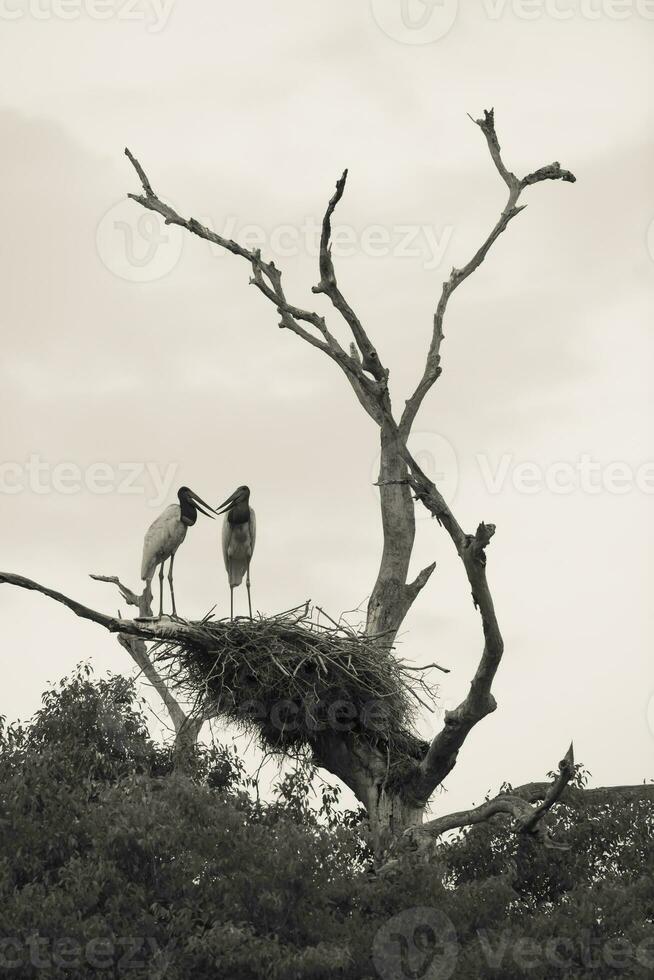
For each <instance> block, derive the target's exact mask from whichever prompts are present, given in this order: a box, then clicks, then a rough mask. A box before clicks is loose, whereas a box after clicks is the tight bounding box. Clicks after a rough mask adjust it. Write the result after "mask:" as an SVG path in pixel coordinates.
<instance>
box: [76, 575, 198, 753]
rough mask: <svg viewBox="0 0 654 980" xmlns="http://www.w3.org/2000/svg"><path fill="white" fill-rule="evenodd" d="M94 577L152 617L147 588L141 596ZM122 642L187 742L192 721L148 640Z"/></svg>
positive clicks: (122, 636) (122, 637) (113, 580)
mask: <svg viewBox="0 0 654 980" xmlns="http://www.w3.org/2000/svg"><path fill="white" fill-rule="evenodd" d="M90 577H91V578H92V579H94V580H95V581H96V582H108V583H110V584H112V585H115V586H116V587H117V588H118V590H119V592H120V594H121V596H122V597H123V599H124V600H125V602H126V603H127V604H128V605H129V606H136V607H137V608H138V610H139V614H140V615H141V616H149V615H151V614H152V608H151V606H150V594H149V591H148V590H147V587H146V590H145V591H144V592H143V593H142V594H141V595H137V594H136V593H135V592H132V590H131V589H129V588H128V587H127V586H126V585H123V583H122V582H121V581H120V579H118V578H117V576H115V575H91V576H90ZM118 642H119V643H120V645H121V646H122V647H123V649H124V650H126V651H127V653H128V654H129V655H130V657H131V658H132V660H133V661H134V663H135V664H136V666H137V667H138V668H139V670H140V671H141V673H142V674H143V676H144V677H145V678H146V679H147V681H148V682H149V684H150V685H151V686H152V687H153V688H154V690H155V691H156V692H157V694H158V695H159V697H160V698H161V700H162V701H163V703H164V706H165V708H166V710H167V712H168V714H169V715H170V720H171V721H172V724H173V728H174V730H175V735H176V736H178V737H179V736H180V734H181V733H184V737H185V738H187V737H188V735H189V734H190V730H189V725H190V723H191V721H190V717H189V715H187V713H186V712H185V711H184V709H183V708H182V706H181V705H180V703H179V702H178V701H177V699H176V698H175V697H173V695H172V693H171V691H170V689H169V687H168V685H167V684H166V682H165V680H164V679H163V677H162V676H161V674H160V673H159V671H158V670H157V668H156V667H155V665H154V663H153V662H152V659H151V657H150V654H149V652H148V648H147V645H146V643H145V640H143V639H142V638H141V637H138V636H128V635H127V634H126V633H119V634H118ZM203 721H204V719H199V723H200V726H201V724H202V722H203ZM198 732H199V727H198V729H197V732H196V737H197V733H198Z"/></svg>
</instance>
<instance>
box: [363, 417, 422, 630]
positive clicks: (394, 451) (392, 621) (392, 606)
mask: <svg viewBox="0 0 654 980" xmlns="http://www.w3.org/2000/svg"><path fill="white" fill-rule="evenodd" d="M380 443H381V457H380V466H379V481H378V484H379V498H380V507H381V518H382V529H383V534H384V546H383V551H382V557H381V564H380V566H379V572H378V574H377V580H376V582H375V585H374V588H373V590H372V594H371V596H370V601H369V603H368V617H367V622H366V632H367V633H368V634H369V635H370V636H379V638H380V642H382V643H384V644H385V645H388V646H391V645H392V643H393V640H394V639H395V636H396V634H397V631H398V630H399V628H400V626H401V624H402V620H403V619H404V617H405V616H406V614H407V611H408V609H409V606H410V605H411V601H412V599H411V598H410V597H409V588H408V586H407V578H408V575H409V563H410V561H411V553H412V551H413V542H414V539H415V534H416V519H415V511H414V502H413V495H412V493H411V488H410V486H409V480H408V470H407V465H406V463H405V462H404V459H403V458H402V456H401V453H400V438H399V436H398V433H397V429H394V428H392V427H391V426H389V425H388V423H384V425H382V427H381V429H380Z"/></svg>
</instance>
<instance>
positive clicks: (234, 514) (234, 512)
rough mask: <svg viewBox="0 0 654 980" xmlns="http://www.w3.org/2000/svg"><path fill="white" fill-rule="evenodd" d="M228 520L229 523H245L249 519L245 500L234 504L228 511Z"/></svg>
mask: <svg viewBox="0 0 654 980" xmlns="http://www.w3.org/2000/svg"><path fill="white" fill-rule="evenodd" d="M228 520H229V523H230V524H247V522H248V521H249V520H250V507H249V505H248V503H247V501H246V500H243V501H240V502H239V503H237V504H234V506H233V507H232V509H231V510H230V512H229V515H228Z"/></svg>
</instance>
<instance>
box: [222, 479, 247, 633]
mask: <svg viewBox="0 0 654 980" xmlns="http://www.w3.org/2000/svg"><path fill="white" fill-rule="evenodd" d="M216 513H217V514H224V515H225V518H224V521H223V559H224V561H225V568H226V569H227V577H228V579H229V614H230V617H231V618H232V619H233V618H234V589H235V588H236V586H237V585H240V584H241V582H242V581H243V576H244V575H245V587H246V589H247V590H248V609H249V612H250V619H252V599H251V597H250V562H251V560H252V554H253V552H254V543H255V541H256V537H257V520H256V517H255V514H254V511H253V510H252V508H251V507H250V488H249V487H238V488H237V489H236V490H235V491H234V493H233V494H232V495H231V497H228V498H227V500H225V501H224V503H222V504H220V505H219V506H218V507H217V508H216Z"/></svg>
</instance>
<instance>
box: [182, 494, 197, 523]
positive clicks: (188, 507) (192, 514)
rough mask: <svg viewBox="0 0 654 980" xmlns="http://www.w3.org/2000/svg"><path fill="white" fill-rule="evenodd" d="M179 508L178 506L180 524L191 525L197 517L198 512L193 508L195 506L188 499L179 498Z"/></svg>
mask: <svg viewBox="0 0 654 980" xmlns="http://www.w3.org/2000/svg"><path fill="white" fill-rule="evenodd" d="M179 508H180V515H179V516H180V518H181V521H182V524H186V526H187V527H193V525H194V524H195V522H196V520H197V519H198V512H197V510H196V509H195V506H194V505H193V504H192V503H191V501H190V500H180V502H179Z"/></svg>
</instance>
